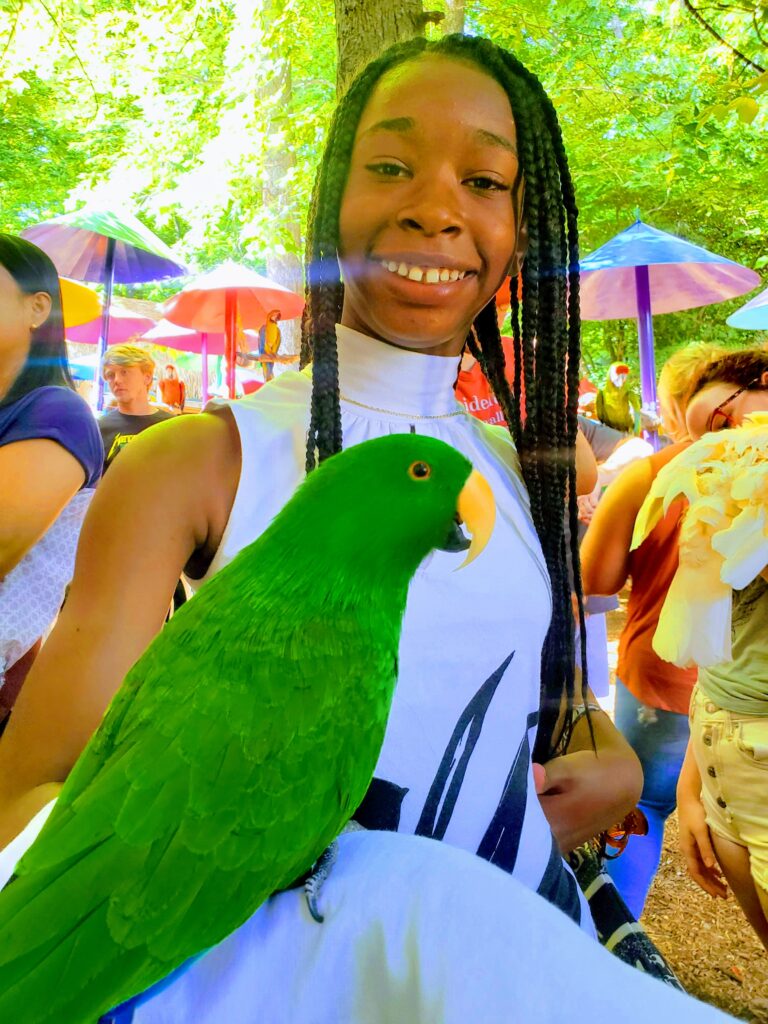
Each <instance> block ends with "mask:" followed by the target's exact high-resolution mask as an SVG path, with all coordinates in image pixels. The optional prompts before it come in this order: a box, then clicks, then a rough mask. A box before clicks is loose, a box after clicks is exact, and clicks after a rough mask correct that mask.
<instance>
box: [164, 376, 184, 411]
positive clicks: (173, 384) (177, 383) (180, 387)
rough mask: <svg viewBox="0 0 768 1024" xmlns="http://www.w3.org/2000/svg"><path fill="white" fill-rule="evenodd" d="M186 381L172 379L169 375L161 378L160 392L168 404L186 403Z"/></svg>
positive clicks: (180, 404)
mask: <svg viewBox="0 0 768 1024" xmlns="http://www.w3.org/2000/svg"><path fill="white" fill-rule="evenodd" d="M184 391H185V388H184V381H181V380H170V379H169V378H168V377H161V378H160V394H161V396H162V399H163V401H164V402H165V404H166V405H171V406H174V405H178V406H182V405H183V404H184Z"/></svg>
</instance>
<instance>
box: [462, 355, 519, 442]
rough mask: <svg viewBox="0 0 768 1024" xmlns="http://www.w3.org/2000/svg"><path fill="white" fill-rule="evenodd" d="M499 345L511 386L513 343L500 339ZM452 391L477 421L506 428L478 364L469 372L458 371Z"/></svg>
mask: <svg viewBox="0 0 768 1024" xmlns="http://www.w3.org/2000/svg"><path fill="white" fill-rule="evenodd" d="M501 344H502V346H503V348H504V362H505V367H504V371H505V374H506V377H507V380H508V381H509V383H510V386H511V385H512V382H513V379H514V368H515V349H514V342H513V340H512V338H502V339H501ZM454 391H455V394H456V397H457V398H458V400H459V401H460V402H461V403H462V405H463V406H464V408H465V409H466V410H467V412H470V413H472V415H473V416H476V417H477V419H479V420H484V421H485V422H486V423H498V424H499V425H500V426H502V427H504V426H506V423H507V421H506V420H505V419H504V413H503V412H502V411H501V406H500V405H499V403H498V400H497V398H496V395H494V393H493V392H492V391H491V385H490V384H489V383H488V381H487V380H486V379H485V377H484V376H483V371H482V370H481V369H480V363H475V365H474V366H473V367H472V369H471V370H459V376H458V378H457V380H456V387H455V389H454Z"/></svg>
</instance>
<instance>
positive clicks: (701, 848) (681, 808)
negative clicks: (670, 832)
mask: <svg viewBox="0 0 768 1024" xmlns="http://www.w3.org/2000/svg"><path fill="white" fill-rule="evenodd" d="M677 817H678V823H679V829H680V835H679V839H678V842H679V846H680V850H681V852H682V854H683V857H685V865H686V867H687V868H688V874H689V875H690V876H691V878H692V879H693V880H694V882H696V883H697V884H698V885H699V886H701V888H702V889H703V890H704V892H708V893H709V895H710V896H719V897H720V898H721V899H725V898H726V897H727V896H728V888H727V886H726V884H725V879H724V878H723V873H722V871H721V870H720V866H719V864H718V863H717V858H716V857H715V851H714V849H713V848H712V837H711V835H710V832H709V826H708V825H707V820H706V815H705V813H704V805H703V804H702V802H701V800H700V799H698V798H697V797H691V796H690V795H689V796H686V797H684V799H683V800H680V794H679V793H678V805H677Z"/></svg>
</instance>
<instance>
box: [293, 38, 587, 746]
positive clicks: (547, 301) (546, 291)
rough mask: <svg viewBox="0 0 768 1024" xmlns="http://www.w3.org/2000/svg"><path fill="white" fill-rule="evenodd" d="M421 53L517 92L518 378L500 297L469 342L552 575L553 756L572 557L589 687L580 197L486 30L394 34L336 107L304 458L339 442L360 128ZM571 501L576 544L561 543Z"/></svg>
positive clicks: (551, 115) (565, 691) (322, 193)
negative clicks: (342, 234)
mask: <svg viewBox="0 0 768 1024" xmlns="http://www.w3.org/2000/svg"><path fill="white" fill-rule="evenodd" d="M422 55H435V56H443V57H447V58H451V59H454V60H458V61H461V62H464V63H467V62H469V63H471V64H473V65H474V66H476V67H478V68H479V69H480V70H481V71H483V72H485V73H486V74H488V75H489V76H490V77H492V78H494V79H495V80H496V81H497V82H498V83H499V84H500V85H501V87H502V88H503V89H504V91H505V92H506V94H507V96H508V97H509V101H510V105H511V107H512V111H513V116H514V121H515V128H516V134H517V144H518V152H519V160H520V175H519V177H520V178H522V181H524V183H525V214H524V215H525V219H526V223H527V228H528V236H529V244H528V249H527V253H526V257H525V261H524V263H523V268H522V301H518V297H517V296H518V285H519V282H518V277H517V276H514V277H512V278H511V280H510V296H511V317H512V333H513V340H514V353H515V364H514V374H513V382H512V386H511V387H510V385H509V383H508V381H507V377H506V375H505V372H504V370H505V366H504V355H503V350H502V345H501V337H500V334H499V328H498V323H497V320H496V308H495V302H494V300H493V299H491V301H490V302H489V303H488V304H487V305H486V306H485V308H484V309H482V310H481V311H480V313H479V314H478V315H477V317H476V319H475V322H474V324H473V325H472V328H471V331H470V336H469V337H468V339H467V344H468V346H469V348H470V351H472V353H473V354H474V355H475V357H476V358H477V359H478V361H479V363H480V366H481V369H482V370H483V373H484V374H485V376H486V377H487V379H488V381H489V382H490V385H491V387H492V389H493V391H494V393H495V395H496V397H497V399H498V401H499V404H500V405H501V408H502V410H503V412H504V416H505V418H506V421H507V423H508V425H509V429H510V432H511V434H512V437H513V439H514V441H515V445H516V447H517V451H518V453H519V456H520V461H521V466H522V471H523V476H524V479H525V482H526V485H527V488H528V492H529V495H530V502H531V514H532V517H533V522H534V525H535V527H536V531H537V533H538V536H539V540H540V543H541V546H542V549H543V553H544V558H545V560H546V564H547V568H548V570H549V574H550V579H551V582H552V601H553V614H552V621H551V623H550V627H549V631H548V633H547V636H546V639H545V642H544V647H543V651H542V664H541V703H540V708H541V710H540V718H539V729H538V735H537V741H536V746H535V749H534V757H535V758H537V759H539V760H545V759H546V758H547V757H549V756H551V755H552V754H553V752H554V751H555V750H556V749H564V747H565V746H567V742H568V739H569V735H570V721H571V716H570V715H566V716H565V717H564V720H563V721H562V723H561V716H560V712H561V706H562V701H563V699H564V698H565V700H566V701H567V704H568V707H569V708H570V707H571V706H572V703H573V696H574V685H575V671H574V626H573V612H572V605H571V584H570V580H569V574H568V556H569V555H570V559H571V564H572V566H573V577H574V586H575V590H576V594H577V601H578V605H579V620H580V631H581V641H582V642H581V650H582V670H583V677H582V680H583V685H582V692H583V693H584V694H586V685H587V683H586V666H585V656H584V652H585V649H586V643H585V632H584V616H583V611H582V591H581V577H580V572H579V558H578V547H577V536H578V528H577V526H578V523H577V508H576V471H575V459H574V452H575V444H576V430H577V419H576V411H577V403H578V380H579V355H580V347H579V277H578V258H579V254H578V232H577V209H576V201H575V197H574V191H573V185H572V182H571V177H570V173H569V170H568V163H567V159H566V155H565V149H564V146H563V141H562V136H561V133H560V127H559V124H558V121H557V115H556V114H555V110H554V107H553V106H552V103H551V101H550V100H549V98H548V97H547V95H546V93H545V92H544V90H543V88H542V86H541V84H540V83H539V81H538V79H537V78H536V77H535V76H534V75H533V74H531V72H529V71H528V70H527V69H526V68H525V67H523V65H522V64H521V63H520V62H519V61H518V60H517V59H516V58H515V57H513V56H512V54H510V53H509V52H507V51H506V50H504V49H502V48H500V47H498V46H496V45H494V44H493V43H491V42H490V41H489V40H487V39H482V38H477V37H469V36H462V35H449V36H445V37H443V38H442V39H440V40H438V41H434V42H427V41H426V40H425V39H421V38H419V39H413V40H411V41H409V42H407V43H402V44H398V45H396V46H393V47H391V48H390V49H388V50H387V51H385V53H384V54H382V55H381V56H380V57H379V58H378V59H377V60H375V61H373V62H372V63H371V64H369V65H368V66H367V67H366V68H365V69H364V70H363V71H362V72H361V74H360V75H358V77H357V78H356V79H355V81H354V82H353V83H352V85H351V86H350V88H349V91H348V92H347V93H346V95H345V96H344V97H343V98H342V99H341V101H340V102H339V105H338V107H337V109H336V113H335V115H334V118H333V121H332V124H331V127H330V132H329V136H328V140H327V143H326V148H325V153H324V157H323V160H322V162H321V165H320V168H319V171H318V175H317V178H316V181H315V188H314V192H313V196H312V203H311V208H310V215H309V224H308V233H307V254H306V266H307V289H306V299H307V301H306V307H305V310H304V318H303V322H302V349H301V362H302V365H306V363H308V362H310V361H312V363H313V386H312V402H311V418H310V427H309V436H308V439H307V459H306V468H307V471H308V472H309V471H310V470H312V469H313V468H314V466H315V462H316V460H317V459H319V460H320V461H322V460H323V459H326V458H328V457H329V456H330V455H333V454H334V453H335V452H337V451H339V450H340V449H341V443H342V438H341V411H340V404H339V378H338V358H337V351H336V331H335V325H336V323H338V322H339V320H340V319H341V313H342V304H343V299H344V288H343V285H342V283H341V277H340V270H339V262H338V249H339V216H340V209H341V203H342V197H343V194H344V189H345V186H346V182H347V176H348V173H349V166H350V160H351V155H352V148H353V144H354V140H355V134H356V131H357V126H358V123H359V121H360V118H361V115H362V113H363V110H364V109H365V106H366V104H367V103H368V100H369V99H370V96H371V94H372V92H373V90H374V88H375V86H376V84H377V83H378V82H379V80H380V79H381V77H382V76H383V75H384V74H385V73H386V72H388V71H389V70H390V69H392V68H394V67H396V66H398V65H400V64H403V63H405V62H407V61H413V60H417V59H418V58H419V57H421V56H422ZM519 184H520V182H519V181H518V183H517V185H518V187H519ZM513 198H514V189H513ZM511 257H512V254H511V253H510V259H511ZM566 506H567V508H568V516H569V526H570V530H569V532H570V538H571V541H570V548H571V550H570V552H566V536H567V531H566V529H565V521H564V514H563V513H564V510H565V509H566Z"/></svg>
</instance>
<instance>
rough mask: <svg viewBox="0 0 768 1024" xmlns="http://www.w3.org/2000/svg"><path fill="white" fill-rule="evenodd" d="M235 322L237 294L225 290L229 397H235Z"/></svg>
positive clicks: (225, 334)
mask: <svg viewBox="0 0 768 1024" xmlns="http://www.w3.org/2000/svg"><path fill="white" fill-rule="evenodd" d="M236 322H237V292H236V291H235V290H234V289H227V291H226V293H225V296H224V342H225V343H224V349H225V351H226V354H227V390H228V391H229V397H230V398H234V397H235V349H236V346H237V338H236V333H237V332H236Z"/></svg>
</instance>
